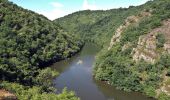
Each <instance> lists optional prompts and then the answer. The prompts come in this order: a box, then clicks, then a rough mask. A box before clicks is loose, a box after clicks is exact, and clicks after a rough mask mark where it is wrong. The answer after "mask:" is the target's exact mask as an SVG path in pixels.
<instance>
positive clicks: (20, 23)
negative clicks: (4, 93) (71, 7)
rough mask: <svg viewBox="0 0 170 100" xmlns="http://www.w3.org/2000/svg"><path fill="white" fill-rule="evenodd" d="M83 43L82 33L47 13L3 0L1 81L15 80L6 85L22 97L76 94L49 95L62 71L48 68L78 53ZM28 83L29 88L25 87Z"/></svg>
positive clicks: (0, 6) (0, 16)
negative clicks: (55, 20) (51, 17)
mask: <svg viewBox="0 0 170 100" xmlns="http://www.w3.org/2000/svg"><path fill="white" fill-rule="evenodd" d="M82 45H83V42H82V40H81V39H80V37H79V36H78V35H76V34H71V33H68V32H67V31H64V30H63V29H62V28H61V27H60V26H59V25H57V24H54V23H53V22H51V21H49V20H48V19H47V18H45V17H44V16H42V15H38V14H36V13H34V12H32V11H29V10H26V9H23V8H21V7H18V6H17V5H15V4H13V3H11V2H9V1H8V0H0V80H1V81H8V82H15V83H14V85H13V84H10V83H9V84H7V86H4V87H5V88H7V89H9V90H12V91H14V92H15V93H17V96H18V98H19V99H21V98H22V97H25V99H27V100H30V99H29V98H32V99H34V100H35V99H36V98H39V97H40V96H42V98H47V97H49V98H50V97H51V99H54V97H57V98H60V97H61V99H62V98H63V100H66V99H65V98H67V96H68V98H67V99H69V98H70V97H73V93H69V92H68V95H67V92H66V91H65V90H64V92H63V93H62V94H61V95H60V94H59V95H54V93H52V94H47V93H48V92H49V93H51V91H53V88H52V84H51V81H52V80H51V79H52V78H53V77H54V76H56V75H57V74H58V73H56V72H54V71H52V70H51V69H50V68H48V69H44V68H45V67H46V66H47V65H49V64H51V63H53V62H56V61H59V60H62V59H65V58H67V57H70V56H72V55H74V54H75V53H76V52H78V51H79V50H80V49H81V47H82ZM17 83H20V84H21V85H19V84H17ZM22 85H23V86H22ZM8 86H9V87H11V88H9V87H8ZM25 86H26V87H27V86H29V87H27V88H26V90H25V89H24V88H25ZM17 87H19V89H18V90H17ZM31 87H33V88H31ZM22 89H23V90H22ZM40 90H41V91H44V92H41V91H40ZM31 92H33V93H31ZM29 93H30V94H29ZM34 94H37V96H35V98H34V97H33V95H34ZM73 99H74V97H73ZM21 100H23V99H21ZM41 100H42V99H41ZM48 100H49V99H48Z"/></svg>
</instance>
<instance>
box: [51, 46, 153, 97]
mask: <svg viewBox="0 0 170 100" xmlns="http://www.w3.org/2000/svg"><path fill="white" fill-rule="evenodd" d="M98 51H99V48H97V46H96V45H94V44H86V45H85V47H84V48H83V49H82V51H81V52H80V53H78V54H77V55H75V56H74V57H72V58H70V59H67V60H63V61H60V62H57V63H55V64H54V65H52V68H54V69H55V70H57V71H59V72H60V73H61V74H60V75H59V76H58V77H57V78H56V79H55V80H54V84H55V87H56V88H57V90H58V91H57V92H58V93H59V92H61V91H62V89H63V88H64V87H67V89H68V90H73V91H75V92H76V94H77V96H79V97H80V98H81V100H153V99H150V98H147V97H146V96H144V95H142V94H140V93H135V92H131V93H127V92H124V91H120V90H116V89H115V88H114V87H113V86H110V85H107V84H105V83H103V82H100V81H96V80H95V79H93V76H92V65H93V63H94V61H95V55H96V53H97V52H98Z"/></svg>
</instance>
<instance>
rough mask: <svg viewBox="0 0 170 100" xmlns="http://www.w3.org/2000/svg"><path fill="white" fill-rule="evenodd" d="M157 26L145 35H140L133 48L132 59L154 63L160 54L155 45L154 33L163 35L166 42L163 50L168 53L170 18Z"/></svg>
mask: <svg viewBox="0 0 170 100" xmlns="http://www.w3.org/2000/svg"><path fill="white" fill-rule="evenodd" d="M162 24H163V25H162V26H161V27H159V28H156V29H154V30H152V31H151V32H150V33H148V34H147V35H143V36H140V38H139V41H138V46H137V48H134V49H133V52H132V54H133V60H135V61H139V60H141V59H143V60H144V61H146V62H150V63H154V62H155V60H156V59H157V58H159V56H160V54H161V53H163V52H158V50H157V49H158V48H157V46H156V43H157V39H156V35H157V34H158V33H161V34H163V35H164V36H165V39H166V42H165V44H164V48H163V51H166V52H168V53H170V19H169V20H166V21H164V22H163V23H162Z"/></svg>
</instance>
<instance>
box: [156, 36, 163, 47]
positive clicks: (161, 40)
mask: <svg viewBox="0 0 170 100" xmlns="http://www.w3.org/2000/svg"><path fill="white" fill-rule="evenodd" d="M156 39H157V40H158V41H157V44H156V45H157V47H158V48H161V47H163V46H164V43H165V36H164V35H163V34H161V33H159V34H158V35H157V36H156Z"/></svg>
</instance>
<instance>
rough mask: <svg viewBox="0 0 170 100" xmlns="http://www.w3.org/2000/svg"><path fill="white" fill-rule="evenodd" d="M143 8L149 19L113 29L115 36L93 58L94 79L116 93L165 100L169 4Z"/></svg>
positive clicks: (165, 0) (163, 0) (161, 2)
mask: <svg viewBox="0 0 170 100" xmlns="http://www.w3.org/2000/svg"><path fill="white" fill-rule="evenodd" d="M143 7H144V8H145V9H146V11H149V12H150V11H151V12H150V14H151V15H150V14H149V16H148V17H147V16H144V17H143V18H141V19H140V20H138V21H133V22H135V23H134V24H126V23H127V20H125V26H126V27H125V26H124V27H122V26H120V27H118V28H117V32H116V33H118V35H117V34H115V35H113V38H112V39H111V41H110V46H108V47H106V48H105V49H103V50H102V51H101V52H100V53H99V54H98V56H97V61H96V64H95V68H94V76H95V78H96V79H98V80H102V81H106V82H107V83H109V84H112V85H114V86H116V87H117V88H118V89H122V90H125V91H139V92H143V93H145V94H147V95H148V96H150V97H155V98H157V99H160V100H169V99H170V97H169V96H168V95H169V93H170V92H169V88H168V86H169V69H170V62H169V61H170V55H169V38H170V37H169V33H170V31H169V27H170V26H169V19H170V13H169V12H170V8H169V7H170V1H169V0H154V1H150V2H148V3H146V4H145V5H144V6H143ZM141 13H142V12H141ZM147 15H148V14H147ZM135 16H136V15H135ZM135 16H133V18H135V19H136V17H135ZM131 17H132V16H130V18H131ZM127 19H129V17H127ZM120 29H121V30H120Z"/></svg>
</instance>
